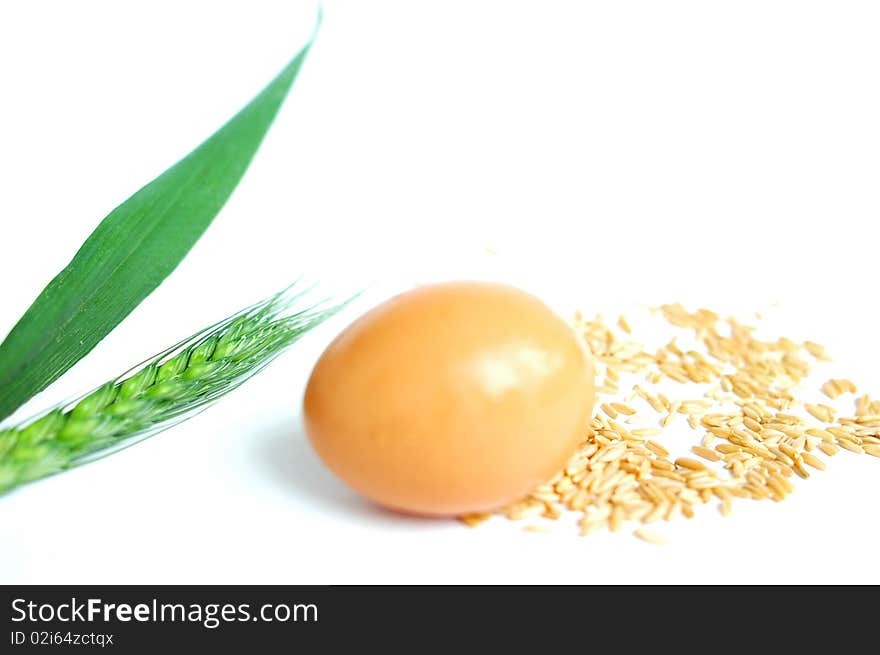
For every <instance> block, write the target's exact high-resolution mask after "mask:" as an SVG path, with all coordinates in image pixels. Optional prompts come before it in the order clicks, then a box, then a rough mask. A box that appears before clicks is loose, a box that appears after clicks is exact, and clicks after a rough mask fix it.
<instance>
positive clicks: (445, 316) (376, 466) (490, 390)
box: [304, 282, 595, 516]
mask: <svg viewBox="0 0 880 655" xmlns="http://www.w3.org/2000/svg"><path fill="white" fill-rule="evenodd" d="M593 376H594V373H593V365H592V360H591V358H590V356H589V354H588V353H587V351H586V349H585V347H584V345H583V343H582V341H581V339H580V338H579V337H578V335H577V334H576V333H575V332H574V330H573V329H572V328H571V326H569V325H568V324H567V323H566V322H565V321H564V320H562V319H561V318H560V317H559V316H558V315H557V314H555V313H554V312H553V311H552V310H551V309H550V308H549V307H547V306H546V305H545V304H544V303H543V302H541V301H540V300H539V299H538V298H536V297H534V296H532V295H530V294H527V293H526V292H524V291H521V290H519V289H516V288H514V287H510V286H507V285H502V284H495V283H487V282H448V283H442V284H435V285H429V286H423V287H419V288H416V289H413V290H411V291H407V292H405V293H402V294H400V295H398V296H395V297H394V298H391V299H390V300H388V301H386V302H384V303H382V304H380V305H379V306H377V307H375V308H374V309H372V310H371V311H369V312H367V313H366V314H364V315H363V316H361V317H360V318H358V319H357V320H355V321H354V322H353V323H352V324H351V325H349V326H348V327H347V328H346V329H345V330H343V331H342V332H341V333H340V334H339V335H338V337H337V338H336V339H335V340H334V341H333V342H332V343H331V344H330V345H329V346H328V347H327V349H326V350H325V351H324V353H323V354H322V355H321V357H320V359H319V360H318V362H317V364H316V365H315V368H314V370H313V371H312V374H311V377H310V379H309V382H308V385H307V387H306V393H305V399H304V420H305V426H306V432H307V434H308V436H309V439H310V441H311V443H312V446H313V447H314V449H315V451H316V452H317V453H318V455H319V456H320V458H321V459H322V460H323V461H324V462H325V463H326V465H327V466H328V467H329V468H330V469H331V470H332V471H333V472H334V473H335V474H336V475H337V476H338V477H340V478H341V479H342V480H343V481H345V482H346V483H347V484H348V485H350V486H351V487H352V488H353V489H355V490H357V491H358V492H360V493H361V494H363V495H364V496H366V497H367V498H370V499H372V500H374V501H375V502H377V503H379V504H381V505H384V506H386V507H389V508H392V509H395V510H399V511H403V512H407V513H414V514H422V515H431V516H449V515H457V514H462V513H467V512H475V511H485V510H490V509H493V508H495V507H498V506H500V505H503V504H505V503H508V502H511V501H513V500H516V499H517V498H519V497H521V496H522V495H523V494H526V493H528V492H529V491H530V490H532V489H533V488H534V487H535V486H537V485H539V484H541V483H543V482H545V481H547V480H548V479H549V478H550V477H551V476H552V475H553V474H555V473H556V472H557V471H558V470H559V469H560V468H562V467H563V466H564V465H565V463H566V461H567V459H568V458H569V457H570V455H571V454H572V453H573V451H574V450H575V449H576V447H577V446H578V444H579V443H580V442H581V441H582V440H583V439H584V435H585V431H586V429H587V426H588V423H589V419H590V416H591V414H592V408H593V403H594V399H595V396H594V394H595V391H594V379H593Z"/></svg>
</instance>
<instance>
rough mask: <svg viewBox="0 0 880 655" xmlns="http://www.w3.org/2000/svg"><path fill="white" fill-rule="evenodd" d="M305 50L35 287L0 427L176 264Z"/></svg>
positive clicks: (3, 384)
mask: <svg viewBox="0 0 880 655" xmlns="http://www.w3.org/2000/svg"><path fill="white" fill-rule="evenodd" d="M316 29H317V27H316ZM312 38H314V36H313V37H312ZM310 45H311V40H310V41H309V42H308V43H307V44H306V45H305V47H303V49H302V50H301V51H300V52H299V54H297V55H296V57H294V58H293V60H291V62H290V63H289V64H287V66H286V67H285V68H284V70H282V71H281V73H279V74H278V76H277V77H275V79H274V80H272V82H271V83H270V84H269V85H268V86H267V87H266V88H265V89H263V91H262V92H260V94H259V95H257V96H256V97H255V98H254V99H253V100H251V101H250V103H249V104H248V105H247V106H246V107H244V109H242V110H241V111H240V112H239V113H238V114H236V115H235V116H234V117H233V118H232V119H231V120H230V121H229V122H228V123H226V124H225V125H224V126H223V127H221V128H220V129H219V130H217V132H215V133H214V134H213V135H212V136H210V137H209V138H208V139H207V140H206V141H205V142H204V143H202V144H201V145H200V146H198V147H197V148H196V149H195V150H193V151H192V152H191V153H190V154H189V155H187V156H186V157H185V158H184V159H182V160H181V161H179V162H178V163H176V164H175V165H174V166H172V167H171V168H169V169H168V170H167V171H165V172H164V173H162V174H161V175H160V176H159V177H157V178H156V179H155V180H153V181H152V182H150V183H149V184H147V185H146V186H145V187H143V188H142V189H140V190H139V191H138V192H136V193H135V194H134V195H133V196H131V197H130V198H129V199H128V200H126V201H125V202H124V203H122V204H121V205H119V207H117V208H116V209H114V210H113V211H112V212H110V214H109V215H108V216H107V217H106V218H105V219H104V220H103V221H101V224H100V225H98V227H97V228H96V229H95V231H94V232H92V234H91V235H90V236H89V238H88V239H86V241H85V243H84V244H83V245H82V247H80V249H79V251H78V252H77V253H76V255H75V256H74V258H73V260H72V261H71V262H70V263H69V264H68V265H67V266H66V267H65V268H64V270H62V271H61V272H60V273H59V274H58V275H57V276H56V277H55V278H54V279H53V280H52V281H51V282H50V283H49V284H48V286H46V288H45V289H43V291H42V293H40V295H39V296H38V297H37V299H36V300H35V301H34V302H33V304H32V305H31V306H30V308H29V309H28V310H27V311H26V312H25V314H24V316H22V317H21V319H19V321H18V323H17V324H16V325H15V327H13V328H12V331H11V332H10V333H9V335H8V336H7V337H6V339H5V340H4V341H3V343H2V345H0V420H2V419H4V418H6V417H7V416H9V415H10V414H11V413H12V412H14V411H15V410H16V409H17V408H18V407H20V406H21V405H22V404H23V403H24V402H26V401H27V400H28V399H29V398H31V397H32V396H34V395H35V394H37V393H38V392H40V391H42V390H43V389H45V388H46V387H47V386H49V385H50V384H51V383H52V382H54V381H55V380H56V379H58V378H59V377H60V376H61V375H62V374H63V373H64V372H65V371H67V370H68V369H69V368H70V367H71V366H73V365H74V364H75V363H76V362H77V361H79V360H80V359H82V358H83V357H84V356H85V355H87V354H88V353H89V352H90V351H91V350H92V348H94V347H95V346H96V345H97V344H98V342H99V341H101V339H103V338H104V337H105V336H106V335H107V334H108V333H109V332H110V331H111V330H112V329H113V328H114V327H116V326H117V325H118V324H119V323H120V321H122V319H124V318H125V317H126V316H127V315H128V314H129V313H130V312H131V311H132V310H133V309H134V308H135V307H137V306H138V304H139V303H140V302H141V301H142V300H143V299H144V298H146V297H147V296H148V295H149V294H150V293H151V292H152V291H153V290H154V289H155V288H156V287H157V286H159V284H160V283H161V282H162V280H164V279H165V278H166V277H167V276H168V275H169V274H170V273H171V272H172V271H173V270H174V269H175V267H176V266H177V264H178V263H180V261H181V260H182V259H183V258H184V256H185V255H186V254H187V252H189V250H190V248H192V247H193V245H194V244H195V242H196V241H197V240H198V238H199V237H200V236H201V235H202V233H203V232H204V231H205V230H206V229H207V227H208V226H209V225H210V224H211V221H212V220H213V219H214V217H215V216H216V215H217V213H218V212H219V211H220V209H221V208H222V207H223V205H224V204H225V203H226V201H227V199H228V198H229V196H230V195H231V194H232V191H233V190H234V189H235V187H236V185H237V184H238V182H239V180H240V179H241V178H242V176H243V175H244V172H245V170H246V169H247V167H248V164H250V162H251V159H252V158H253V156H254V154H255V153H256V150H257V148H258V147H259V145H260V142H261V141H262V140H263V137H264V136H265V134H266V131H267V130H268V129H269V126H270V125H271V123H272V120H273V119H274V118H275V115H276V113H277V112H278V109H279V108H280V106H281V103H282V102H283V101H284V98H285V96H286V95H287V92H288V91H289V90H290V87H291V86H292V85H293V82H294V80H295V79H296V76H297V73H298V72H299V69H300V67H301V66H302V63H303V60H304V59H305V57H306V54H307V52H308V50H309V47H310Z"/></svg>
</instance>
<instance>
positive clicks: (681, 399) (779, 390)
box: [461, 304, 880, 542]
mask: <svg viewBox="0 0 880 655" xmlns="http://www.w3.org/2000/svg"><path fill="white" fill-rule="evenodd" d="M656 313H658V314H659V315H661V316H662V317H663V318H664V319H665V320H666V322H668V324H669V325H671V326H672V328H673V329H675V330H676V331H678V332H679V335H678V336H676V337H675V338H673V339H672V340H671V341H669V342H668V343H667V344H665V345H663V346H662V347H660V348H657V349H655V350H653V351H649V350H647V349H646V348H645V346H644V345H642V344H641V343H639V341H637V340H636V339H635V338H634V336H633V334H632V329H631V328H630V326H629V324H628V323H627V321H626V320H625V319H624V318H623V317H621V318H620V319H619V320H618V321H617V323H616V325H615V326H614V327H611V326H609V325H607V324H606V323H605V322H604V321H602V319H601V318H599V317H597V318H596V319H593V320H584V319H583V318H582V317H577V320H576V327H577V329H578V330H579V332H580V333H581V334H582V335H583V337H584V340H585V342H586V344H587V345H588V347H589V349H590V350H591V351H592V353H593V356H594V357H595V360H596V364H597V380H598V381H600V382H601V385H600V386H599V387H598V389H597V393H598V401H597V403H598V406H597V412H596V415H595V416H594V417H593V419H592V424H591V426H589V428H588V431H587V434H586V440H585V441H584V443H583V444H582V445H581V447H580V448H579V450H578V452H577V453H576V454H575V455H574V456H573V457H572V458H571V460H570V461H569V463H568V465H567V466H566V468H565V470H563V471H560V472H559V473H558V474H557V475H556V476H555V477H554V478H553V479H552V480H550V481H549V482H547V483H546V484H544V485H542V486H540V487H538V488H537V489H535V490H534V491H533V492H532V493H531V494H530V495H529V496H528V497H526V498H523V499H522V500H520V501H518V502H516V503H513V504H511V505H509V506H508V507H505V508H502V509H501V510H499V513H500V514H502V515H505V516H507V517H508V518H509V519H514V520H522V519H532V518H536V517H545V518H548V519H558V518H560V517H562V516H563V514H564V513H568V512H576V513H578V514H579V515H580V518H579V526H580V531H581V534H582V535H587V534H590V533H591V532H594V531H596V530H601V529H605V528H607V529H609V530H611V531H612V532H616V531H618V530H620V528H621V526H622V525H623V524H624V522H626V521H634V522H638V523H639V524H648V523H652V522H654V521H660V520H670V519H671V518H672V517H674V516H675V515H677V514H679V513H680V514H682V515H683V516H685V517H687V518H692V517H693V516H694V508H695V507H696V506H698V505H701V504H705V503H710V502H712V501H713V500H715V501H716V502H717V503H718V506H719V509H720V511H721V513H722V514H724V515H728V514H729V513H730V511H731V507H732V504H733V502H734V501H735V500H738V499H751V500H765V499H770V500H774V501H781V500H783V499H784V498H785V497H786V496H787V495H788V494H790V493H791V492H792V491H793V490H794V487H793V485H792V481H791V479H792V478H793V476H798V477H801V478H804V479H806V478H809V477H810V469H814V470H820V471H821V470H823V469H824V468H825V463H824V462H823V460H822V457H826V456H828V457H830V456H834V455H836V454H837V453H838V452H839V449H840V448H843V449H846V450H848V451H851V452H853V453H867V454H869V455H874V456H875V457H880V400H872V399H871V398H870V397H869V396H867V395H861V396H857V395H856V394H857V388H856V386H855V384H853V383H852V382H850V381H849V380H846V379H830V380H828V381H827V382H825V383H824V384H823V385H821V391H822V393H824V394H825V395H826V396H827V397H828V398H830V399H832V400H837V399H839V398H841V397H842V396H845V395H846V394H852V410H851V411H850V412H848V413H850V414H851V415H850V416H846V415H841V416H838V412H837V411H836V410H835V408H834V407H832V406H830V405H827V404H825V403H809V402H804V401H803V400H801V399H800V398H799V392H801V393H802V392H803V391H804V389H803V388H802V387H803V383H804V381H805V379H806V378H807V376H808V374H809V373H810V372H811V369H812V366H813V364H814V363H815V362H816V360H827V359H828V357H827V355H826V353H825V349H824V348H823V347H822V346H820V345H818V344H816V343H814V342H811V341H806V342H804V343H800V344H799V343H795V342H794V341H792V340H790V339H787V338H780V339H776V340H774V341H765V340H761V339H758V338H756V337H755V336H754V332H755V330H754V328H751V327H747V326H745V325H742V324H740V323H739V322H737V321H736V320H733V319H724V320H722V319H721V317H720V316H719V315H718V314H716V313H714V312H711V311H708V310H705V309H700V310H697V311H695V312H693V313H690V312H688V311H686V310H685V309H684V307H682V306H681V305H678V304H676V305H663V306H662V307H659V308H657V310H656ZM684 341H689V342H690V343H689V344H688V345H687V346H680V345H679V343H682V342H684ZM624 380H626V381H627V384H626V385H624V382H623V381H624ZM664 390H665V392H664ZM668 396H672V397H671V398H670V397H668ZM684 422H686V424H687V425H686V427H685V426H684V425H683V423H684ZM682 429H685V430H687V431H688V432H689V433H690V434H691V435H692V439H691V440H690V441H689V442H688V443H689V444H690V453H688V455H689V456H682V457H675V458H673V457H672V456H671V455H670V453H669V451H668V450H667V448H665V447H664V446H663V445H661V443H660V442H661V441H663V439H661V438H660V437H661V436H664V433H666V432H671V431H675V432H676V439H675V440H676V441H680V440H681V439H680V436H679V435H680V432H681V430H682ZM489 517H490V515H489V514H472V515H467V516H463V517H461V520H462V521H463V522H465V523H466V524H467V525H471V526H474V525H478V524H479V523H482V522H483V521H485V520H486V519H488V518H489ZM526 529H527V530H531V531H545V530H546V529H547V528H546V527H542V526H539V525H535V524H533V523H530V524H529V525H527V526H526ZM635 534H636V536H638V537H640V538H642V539H644V540H646V541H652V542H659V541H662V538H660V537H659V536H658V535H656V534H654V533H652V532H650V531H649V530H647V529H645V528H644V526H643V525H642V527H639V528H638V529H637V530H636V531H635Z"/></svg>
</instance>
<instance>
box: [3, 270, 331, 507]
mask: <svg viewBox="0 0 880 655" xmlns="http://www.w3.org/2000/svg"><path fill="white" fill-rule="evenodd" d="M308 291H309V290H307V291H306V292H302V293H300V292H294V291H293V287H291V288H290V289H288V290H285V291H283V292H281V293H279V294H277V295H275V296H272V297H271V298H268V299H266V300H264V301H262V302H259V303H257V304H255V305H253V306H251V307H248V308H247V309H244V310H242V311H241V312H239V313H237V314H235V315H233V316H230V317H228V318H227V319H225V320H223V321H221V322H219V323H217V324H215V325H212V326H211V327H208V328H205V329H204V330H202V331H200V332H198V333H196V334H194V335H192V336H191V337H189V338H188V339H185V340H184V341H182V342H180V343H178V344H177V345H175V346H172V347H171V348H169V349H168V350H166V351H164V352H162V353H160V354H159V355H157V356H155V357H153V358H151V359H150V360H149V361H147V362H145V363H144V364H141V365H140V366H137V367H135V368H134V369H131V370H130V371H128V372H127V373H125V374H123V375H121V376H120V377H118V378H116V379H114V380H111V381H110V382H107V383H106V384H103V385H101V386H100V387H98V388H97V389H95V390H94V391H92V392H91V393H89V394H87V395H85V396H82V397H80V398H78V399H76V400H73V401H70V402H66V403H62V404H60V405H57V406H55V407H53V408H51V409H49V410H47V411H45V412H42V413H40V414H39V415H37V416H35V417H33V418H31V419H30V420H28V421H25V422H24V423H21V424H18V425H13V426H10V427H6V428H4V429H0V493H3V492H6V491H9V490H10V489H12V488H14V487H17V486H19V485H21V484H24V483H26V482H30V481H32V480H36V479H38V478H43V477H46V476H48V475H52V474H55V473H59V472H61V471H64V470H66V469H70V468H73V467H75V466H79V465H80V464H84V463H86V462H89V461H92V460H95V459H98V458H100V457H104V456H105V455H109V454H110V453H112V452H115V451H117V450H120V449H122V448H125V447H127V446H130V445H132V444H134V443H137V442H138V441H141V440H143V439H145V438H147V437H149V436H152V435H154V434H156V433H157V432H160V431H162V430H165V429H166V428H169V427H171V426H172V425H175V424H176V423H179V422H180V421H183V420H186V419H187V418H189V417H191V416H193V415H195V414H196V413H198V412H199V411H201V410H203V409H205V408H206V407H207V406H208V405H209V404H211V403H213V402H214V401H216V400H217V399H218V398H220V397H221V396H223V395H225V394H227V393H229V392H230V391H232V390H233V389H235V388H237V387H238V386H240V385H241V384H242V383H243V382H245V381H246V380H248V379H249V378H250V377H252V376H253V375H255V374H256V373H258V372H259V371H260V370H262V369H263V368H264V367H265V366H266V365H267V364H268V363H269V362H271V361H272V360H273V359H274V358H275V357H277V356H278V355H279V354H281V352H283V351H284V350H285V349H286V348H287V347H289V346H290V345H291V344H293V343H294V342H295V341H296V340H297V339H299V338H300V337H301V336H302V335H303V334H305V333H306V332H308V331H309V330H310V329H312V328H313V327H315V326H316V325H318V324H319V323H321V322H323V321H324V320H326V319H327V318H329V317H330V316H332V315H333V314H335V313H336V312H337V311H339V310H340V309H341V308H342V307H343V306H344V304H345V303H343V304H341V305H334V306H325V304H326V303H325V302H321V303H318V304H313V305H311V306H308V307H306V308H303V309H297V307H298V306H301V305H303V304H305V303H303V302H302V301H303V298H304V296H305V295H306V293H308Z"/></svg>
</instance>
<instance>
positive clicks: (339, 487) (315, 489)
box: [257, 419, 450, 529]
mask: <svg viewBox="0 0 880 655" xmlns="http://www.w3.org/2000/svg"><path fill="white" fill-rule="evenodd" d="M257 454H258V457H259V460H260V463H261V464H262V465H263V467H264V468H265V469H266V470H267V472H268V473H269V474H270V475H272V476H273V477H274V478H275V479H277V480H279V481H280V482H282V483H283V484H284V485H286V486H287V487H289V488H290V489H291V490H292V491H293V492H294V493H296V494H298V495H300V496H301V497H304V498H306V499H307V500H308V501H309V503H310V504H311V505H312V506H313V507H315V508H316V509H318V510H319V511H326V512H328V513H334V514H346V515H349V516H351V517H353V518H359V519H363V520H366V521H369V522H371V523H381V524H382V525H383V526H386V527H387V526H392V527H393V526H401V527H407V528H408V529H412V528H420V529H435V528H438V527H441V526H447V527H448V525H449V523H450V521H449V520H438V519H428V518H422V517H418V516H407V515H405V514H398V513H396V512H392V511H390V510H386V509H383V508H382V507H380V506H378V505H376V504H374V503H372V502H370V501H368V500H366V499H364V498H362V497H361V496H359V495H357V494H356V493H355V492H354V491H352V490H351V489H349V488H348V487H346V486H345V485H344V484H343V483H342V482H341V481H340V480H339V479H337V478H336V477H335V476H334V475H333V474H332V473H331V472H330V471H329V470H328V469H327V467H326V466H325V465H324V463H323V462H322V461H321V460H320V458H319V457H318V456H317V454H315V451H314V450H312V447H311V445H309V442H308V439H307V438H306V435H305V432H304V430H303V428H302V424H301V422H298V421H297V422H292V421H290V420H289V419H288V420H286V421H284V422H283V423H282V422H279V424H278V426H277V428H275V429H271V430H268V431H267V432H266V434H265V435H264V436H263V437H262V438H261V439H260V447H259V449H258V453H257Z"/></svg>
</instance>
